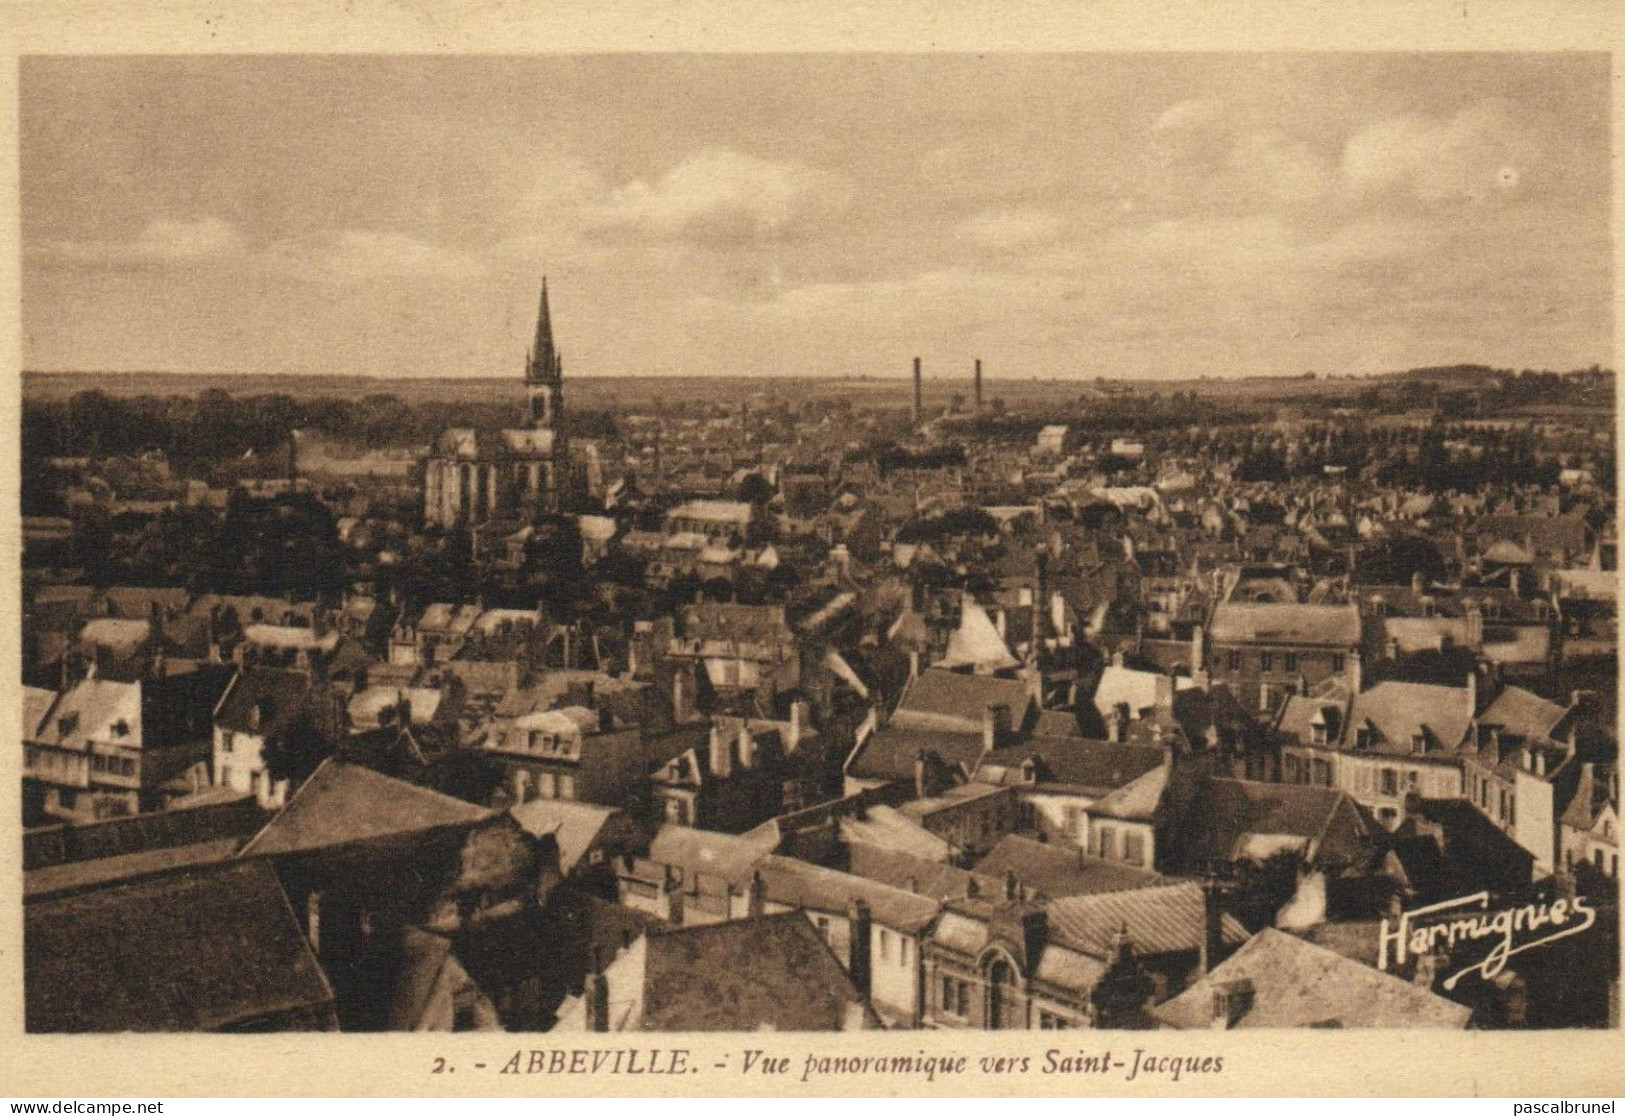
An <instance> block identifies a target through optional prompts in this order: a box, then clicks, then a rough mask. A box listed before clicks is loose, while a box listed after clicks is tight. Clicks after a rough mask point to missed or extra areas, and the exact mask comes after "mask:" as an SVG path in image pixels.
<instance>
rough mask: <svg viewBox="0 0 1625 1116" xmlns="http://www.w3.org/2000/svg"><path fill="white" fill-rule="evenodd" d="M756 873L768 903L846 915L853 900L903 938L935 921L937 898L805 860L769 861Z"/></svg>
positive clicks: (766, 858)
mask: <svg viewBox="0 0 1625 1116" xmlns="http://www.w3.org/2000/svg"><path fill="white" fill-rule="evenodd" d="M756 871H757V872H759V873H760V874H761V877H762V883H763V885H764V886H765V887H766V893H767V899H768V901H769V902H773V903H783V904H786V905H788V906H793V907H805V908H808V909H810V910H817V911H827V912H835V913H838V914H845V913H846V910H847V908H848V905H849V904H850V903H851V902H852V901H853V900H855V899H861V900H863V901H864V902H866V903H868V904H869V911H870V913H871V914H872V915H873V917H874V920H875V922H877V923H879V924H880V925H882V926H888V927H890V928H892V929H893V930H897V931H900V932H902V933H905V934H914V933H918V932H919V931H921V930H923V929H925V927H927V926H929V925H930V924H931V922H932V920H933V919H935V918H936V917H937V911H938V904H937V901H936V900H935V899H932V898H930V897H928V896H925V895H916V894H915V893H913V892H911V891H905V890H903V889H902V888H898V887H893V886H891V885H890V884H886V883H881V882H879V881H876V880H872V879H869V878H867V877H864V876H858V875H853V874H852V873H850V872H838V871H836V870H835V869H833V868H823V867H820V866H819V865H816V864H809V863H807V862H806V861H804V860H794V859H791V858H790V857H784V856H768V857H765V858H763V860H762V862H761V863H760V864H758V865H757V867H756Z"/></svg>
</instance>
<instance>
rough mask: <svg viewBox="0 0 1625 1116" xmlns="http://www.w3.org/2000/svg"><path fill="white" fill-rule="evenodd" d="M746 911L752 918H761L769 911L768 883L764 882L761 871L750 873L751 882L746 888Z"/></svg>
mask: <svg viewBox="0 0 1625 1116" xmlns="http://www.w3.org/2000/svg"><path fill="white" fill-rule="evenodd" d="M745 913H746V914H748V915H750V917H751V918H761V917H762V915H763V914H765V913H767V884H765V883H763V882H762V874H761V873H760V872H752V873H751V874H750V884H749V886H748V887H747V888H746V890H745Z"/></svg>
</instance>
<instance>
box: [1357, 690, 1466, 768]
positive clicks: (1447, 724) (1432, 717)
mask: <svg viewBox="0 0 1625 1116" xmlns="http://www.w3.org/2000/svg"><path fill="white" fill-rule="evenodd" d="M1472 719H1473V718H1472V711H1471V710H1469V709H1468V708H1467V691H1466V690H1465V689H1457V688H1454V687H1451V686H1434V685H1430V684H1428V683H1425V682H1379V683H1377V684H1376V685H1375V686H1373V687H1371V689H1369V690H1366V691H1364V692H1362V693H1359V694H1356V695H1355V697H1354V703H1353V706H1352V707H1351V708H1350V710H1349V728H1348V734H1347V735H1345V737H1344V745H1345V746H1352V745H1353V744H1354V742H1355V736H1354V733H1355V732H1357V731H1358V729H1359V728H1360V727H1362V726H1364V725H1366V724H1367V723H1368V722H1369V723H1370V724H1371V725H1372V726H1374V727H1375V728H1376V730H1377V732H1378V733H1380V734H1381V737H1382V738H1381V739H1380V740H1374V741H1373V742H1372V744H1371V746H1370V749H1369V750H1370V751H1374V752H1382V753H1386V754H1394V755H1410V754H1414V752H1413V747H1412V741H1413V739H1414V738H1415V736H1416V734H1417V733H1418V732H1421V733H1423V734H1424V737H1425V742H1426V749H1427V751H1428V752H1441V751H1454V750H1455V749H1456V748H1458V747H1460V745H1461V743H1462V741H1463V740H1464V739H1465V738H1466V736H1467V729H1468V726H1469V725H1471V724H1472Z"/></svg>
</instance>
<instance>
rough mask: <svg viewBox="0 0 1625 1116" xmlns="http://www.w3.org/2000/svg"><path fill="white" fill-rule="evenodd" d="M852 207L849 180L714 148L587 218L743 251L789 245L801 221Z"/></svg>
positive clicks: (619, 193) (627, 189)
mask: <svg viewBox="0 0 1625 1116" xmlns="http://www.w3.org/2000/svg"><path fill="white" fill-rule="evenodd" d="M849 200H850V196H849V190H848V187H847V184H846V183H845V181H844V180H842V179H841V178H840V177H838V176H836V175H833V174H830V173H828V172H826V171H822V170H819V169H817V168H815V167H809V166H806V165H804V164H801V163H795V162H773V161H770V160H767V159H760V158H757V157H756V156H753V155H745V154H741V153H739V152H736V151H730V150H725V149H712V150H707V151H702V152H700V153H698V154H696V155H693V156H690V157H689V158H688V159H685V160H684V161H683V162H681V163H679V164H678V165H677V166H675V167H673V168H672V169H671V170H670V171H668V172H666V174H665V175H663V176H662V177H660V178H659V179H656V180H654V181H652V182H651V181H646V180H643V179H639V180H637V181H634V182H631V183H628V184H627V185H625V186H622V187H620V188H619V189H616V190H614V191H613V192H612V193H611V194H610V196H609V197H608V198H607V199H606V200H605V201H604V202H603V203H602V204H601V205H599V206H597V207H595V209H594V211H593V212H592V213H591V214H590V219H591V220H592V221H593V223H595V224H596V225H598V226H600V227H605V228H631V229H636V230H638V231H641V232H644V233H651V234H654V235H657V236H663V237H668V238H673V239H685V240H693V241H698V242H705V243H710V242H714V243H723V244H739V243H750V242H753V241H772V240H782V239H785V238H787V237H789V236H790V235H792V234H793V232H794V230H795V228H796V226H797V225H798V224H799V223H801V222H802V221H805V220H807V219H809V218H811V217H814V216H816V215H819V214H827V213H830V212H834V211H838V210H840V209H842V208H844V207H845V206H846V205H847V204H848V202H849Z"/></svg>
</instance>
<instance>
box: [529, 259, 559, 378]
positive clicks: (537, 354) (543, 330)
mask: <svg viewBox="0 0 1625 1116" xmlns="http://www.w3.org/2000/svg"><path fill="white" fill-rule="evenodd" d="M558 375H559V363H558V356H557V353H556V352H555V351H554V348H553V315H552V313H551V312H550V311H549V310H548V307H547V277H546V276H543V277H542V302H541V306H540V307H539V308H538V310H537V312H536V342H535V344H534V345H533V346H532V347H531V350H530V358H529V360H528V361H527V362H526V364H525V379H527V380H529V381H531V382H532V383H535V382H537V381H542V380H555V379H558Z"/></svg>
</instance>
